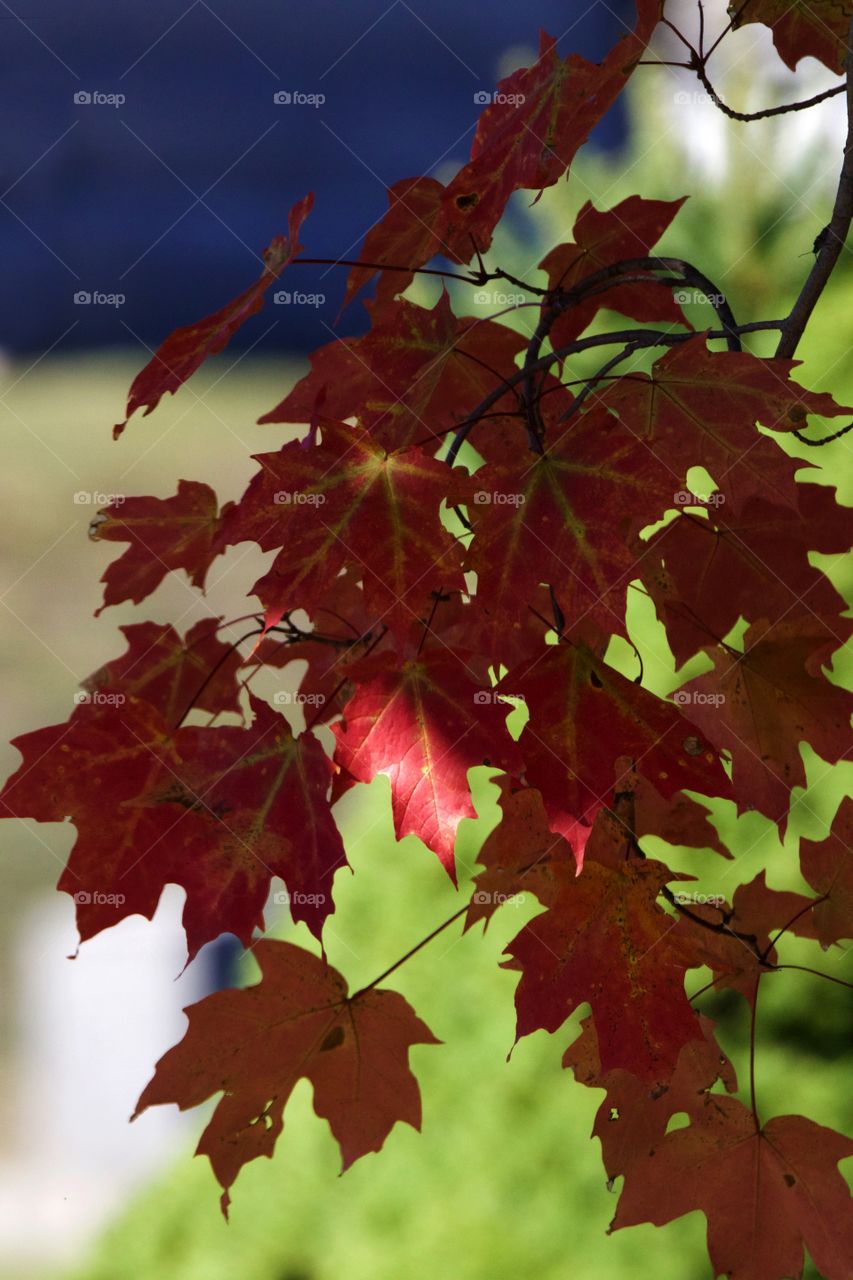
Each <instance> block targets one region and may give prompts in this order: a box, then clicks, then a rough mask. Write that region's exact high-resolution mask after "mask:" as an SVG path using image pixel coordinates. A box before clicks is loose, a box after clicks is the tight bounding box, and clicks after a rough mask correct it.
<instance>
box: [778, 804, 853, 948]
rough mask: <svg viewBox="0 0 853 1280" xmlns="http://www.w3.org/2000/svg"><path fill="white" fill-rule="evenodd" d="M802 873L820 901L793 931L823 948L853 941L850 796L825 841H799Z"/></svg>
mask: <svg viewBox="0 0 853 1280" xmlns="http://www.w3.org/2000/svg"><path fill="white" fill-rule="evenodd" d="M800 870H801V871H802V873H803V877H804V879H805V880H807V881H808V883H809V884H810V885H811V887H812V888H813V889H814V891H815V893H817V894H820V900H818V901H816V902H815V904H814V906H813V907H812V910H811V912H810V913H809V916H808V917H805V918H803V917H801V918H800V919H799V920H798V921H797V922H796V924H795V925H793V926H792V932H793V933H804V934H805V935H806V936H807V937H814V936H816V937H817V938H818V939H819V941H820V943H821V945H822V946H824V947H829V946H832V944H833V943H834V942H840V941H841V940H842V939H847V938H853V800H851V798H850V797H849V796H845V798H844V799H843V800H842V801H841V806H840V808H839V810H838V812H837V813H836V815H835V820H834V822H833V824H832V830H831V831H830V833H829V835H828V836H827V838H826V839H825V840H802V841H801V842H800Z"/></svg>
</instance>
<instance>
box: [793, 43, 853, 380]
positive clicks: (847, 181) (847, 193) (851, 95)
mask: <svg viewBox="0 0 853 1280" xmlns="http://www.w3.org/2000/svg"><path fill="white" fill-rule="evenodd" d="M844 61H845V71H846V73H847V141H846V142H845V144H844V162H843V164H842V166H841V173H840V175H839V178H838V190H837V191H836V194H835V205H834V208H833V210H832V217H831V218H830V220H829V223H828V224H827V227H826V231H825V233H824V234H823V236H822V239H821V243H820V247H819V249H818V252H817V257H816V258H815V261H814V265H813V266H812V269H811V271H810V272H809V274H808V277H807V279H806V282H805V284H804V285H803V287H802V289H801V290H800V295H799V297H798V298H797V300H796V302H795V303H794V305H793V307H792V308H791V313H790V315H789V316H788V318H787V319H786V321H785V323H784V325H783V327H782V336H781V338H780V340H779V345H778V347H777V348H776V355H777V357H783V358H785V359H790V358H791V357H792V356H793V354H794V352H795V351H796V349H797V345H798V343H799V341H800V338H801V337H802V336H803V330H804V329H805V327H806V325H807V323H808V320H809V317H810V316H811V313H812V311H813V310H814V308H815V306H816V305H817V302H818V299H819V298H820V296H821V294H822V293H823V291H824V289H825V288H826V285H827V282H828V281H829V277H830V276H831V275H832V271H833V269H834V267H835V264H836V263H837V261H838V259H839V257H840V256H841V250H842V249H843V247H844V243H845V241H846V239H847V234H848V232H849V230H850V223H851V221H853V19H851V21H850V27H849V30H848V34H847V56H846V58H845V60H844Z"/></svg>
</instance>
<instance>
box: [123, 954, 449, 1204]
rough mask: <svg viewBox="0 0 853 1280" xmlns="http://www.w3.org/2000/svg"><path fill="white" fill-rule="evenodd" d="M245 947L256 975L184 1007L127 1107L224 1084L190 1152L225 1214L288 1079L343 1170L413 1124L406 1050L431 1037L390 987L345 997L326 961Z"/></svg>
mask: <svg viewBox="0 0 853 1280" xmlns="http://www.w3.org/2000/svg"><path fill="white" fill-rule="evenodd" d="M253 954H254V955H255V957H256V959H257V961H258V964H259V965H260V967H261V975H262V976H261V980H260V982H258V983H257V984H256V985H254V986H251V987H247V988H245V989H244V990H242V991H235V990H229V991H217V992H216V993H215V994H214V995H211V996H207V997H206V999H204V1000H201V1001H199V1003H198V1004H194V1005H191V1006H190V1007H189V1008H188V1009H187V1010H186V1013H187V1016H188V1018H189V1026H188V1027H187V1031H186V1034H185V1035H184V1038H183V1040H181V1041H180V1043H179V1044H177V1045H175V1046H174V1048H172V1049H170V1050H169V1051H168V1053H166V1054H165V1055H164V1057H162V1058H161V1059H160V1061H159V1062H158V1063H157V1070H156V1073H155V1075H154V1077H153V1079H152V1080H151V1081H150V1082H149V1084H148V1085H147V1086H146V1087H145V1089H144V1090H143V1092H142V1095H141V1097H140V1099H139V1101H138V1102H137V1104H136V1110H135V1111H134V1113H133V1117H132V1119H135V1118H136V1116H138V1115H140V1114H141V1113H142V1112H143V1111H145V1110H146V1109H147V1108H148V1107H150V1106H154V1105H157V1104H162V1103H168V1102H174V1103H177V1105H178V1106H179V1107H180V1108H181V1109H182V1110H186V1109H187V1108H188V1107H196V1106H198V1105H199V1104H200V1103H202V1102H204V1101H205V1100H206V1099H207V1098H209V1097H211V1096H212V1095H213V1094H215V1093H222V1094H223V1095H224V1096H223V1097H222V1098H221V1099H220V1100H219V1102H218V1103H217V1105H216V1109H215V1111H214V1112H213V1116H212V1118H211V1120H210V1121H209V1123H208V1125H207V1128H206V1129H205V1131H204V1133H203V1134H202V1136H201V1140H200V1141H199V1144H198V1147H197V1149H196V1154H199V1155H207V1156H208V1157H209V1158H210V1163H211V1165H212V1166H213V1172H214V1173H215V1174H216V1177H217V1179H218V1180H219V1183H220V1185H221V1186H222V1187H223V1188H224V1194H223V1196H222V1201H221V1203H222V1210H223V1213H225V1214H226V1216H227V1210H228V1205H229V1202H230V1195H229V1191H230V1188H231V1185H232V1184H233V1182H234V1180H235V1178H236V1177H237V1174H238V1173H239V1172H240V1169H241V1168H242V1167H243V1165H244V1164H246V1163H247V1162H248V1161H249V1160H255V1159H256V1158H257V1157H258V1156H271V1155H272V1153H273V1148H274V1147H275V1144H276V1139H277V1138H278V1135H279V1134H280V1133H281V1130H282V1123H283V1122H282V1112H283V1110H284V1107H285V1104H286V1102H287V1100H288V1098H289V1097H290V1095H291V1093H292V1091H293V1088H294V1086H295V1085H296V1083H297V1081H298V1080H301V1079H303V1078H305V1079H307V1080H309V1081H310V1082H311V1085H312V1087H313V1090H314V1110H315V1111H316V1113H317V1115H318V1116H321V1117H323V1119H325V1120H328V1122H329V1127H330V1129H331V1130H332V1133H333V1135H334V1137H335V1139H336V1140H337V1142H338V1144H339V1146H340V1149H341V1157H342V1160H343V1169H344V1170H346V1169H348V1168H349V1166H350V1165H351V1164H352V1163H353V1162H354V1161H355V1160H358V1159H359V1157H360V1156H363V1155H367V1153H368V1152H370V1151H379V1150H380V1148H381V1147H382V1146H383V1145H384V1142H385V1139H386V1138H387V1137H388V1134H389V1133H390V1132H391V1130H392V1129H393V1127H394V1125H395V1124H397V1123H398V1122H399V1121H402V1122H404V1123H406V1124H410V1125H411V1126H412V1127H413V1128H414V1129H420V1127H421V1101H420V1093H419V1090H418V1085H417V1081H416V1080H415V1077H414V1076H413V1075H412V1073H411V1070H410V1069H409V1065H408V1057H409V1049H410V1048H411V1046H412V1045H414V1044H439V1043H440V1041H438V1040H436V1038H435V1036H434V1035H433V1034H432V1032H431V1031H430V1030H429V1028H428V1027H427V1026H426V1025H425V1024H424V1023H423V1022H421V1020H420V1018H417V1017H416V1016H415V1014H414V1012H413V1011H412V1009H411V1007H410V1005H409V1004H407V1002H406V1001H405V1000H404V999H403V997H402V996H401V995H398V994H397V992H396V991H385V990H381V989H374V988H367V989H366V990H364V991H361V992H357V993H356V994H355V995H352V996H348V995H347V985H346V982H345V981H344V979H343V978H342V977H341V975H340V974H339V973H338V972H337V970H335V969H333V968H331V966H330V965H327V964H325V963H324V962H323V961H322V960H320V959H319V958H318V957H317V956H313V955H311V953H310V952H308V951H304V950H302V949H301V948H300V947H295V946H293V945H292V944H291V943H289V942H275V941H272V940H270V939H263V940H262V941H261V942H259V943H257V945H256V946H255V947H254V950H253Z"/></svg>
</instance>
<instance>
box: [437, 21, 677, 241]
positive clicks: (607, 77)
mask: <svg viewBox="0 0 853 1280" xmlns="http://www.w3.org/2000/svg"><path fill="white" fill-rule="evenodd" d="M662 7H663V6H662V4H661V3H660V0H640V3H638V6H637V8H638V21H637V27H636V29H635V31H633V32H631V33H630V34H627V35H625V36H623V37H622V39H621V40H619V41H618V42H617V44H616V45H614V47H613V48H612V49H611V50H610V52H609V53H608V54H607V56H606V57H605V58H604V59H603V60H602V62H600V63H593V62H588V61H587V60H586V58H582V57H580V56H579V55H578V54H574V53H572V54H569V56H568V57H567V58H561V57H560V56H559V54H558V53H557V41H556V40H555V39H554V37H553V36H549V35H548V34H547V33H546V32H545V31H542V32H540V39H539V56H538V57H537V59H536V61H535V62H534V63H533V65H532V66H530V67H522V68H521V69H520V70H518V71H514V72H513V73H512V74H511V75H509V76H507V77H506V78H505V79H503V80H501V82H500V83H499V85H498V87H497V90H496V91H495V94H494V97H493V100H492V102H491V103H490V105H489V106H487V107H486V108H485V110H484V111H483V112H482V113H481V115H480V118H479V120H478V122H477V130H476V133H475V134H474V141H473V143H472V146H471V159H470V161H469V162H468V164H466V165H464V166H463V168H462V169H461V170H460V171H459V173H457V175H456V176H455V178H454V179H453V181H452V182H451V183H450V184H449V186H448V188H447V191H446V193H445V196H444V200H443V204H442V210H441V217H440V218H439V219H437V221H436V228H435V229H436V233H437V235H438V237H439V239H440V241H441V242H442V243H445V244H447V245H449V246H450V248H451V253H452V256H455V257H456V258H457V260H458V261H460V262H466V261H468V259H469V258H470V256H471V253H470V245H471V239H472V238H473V239H474V240H475V241H476V243H477V245H478V247H479V249H480V250H481V251H485V250H486V249H488V248H489V246H490V244H491V241H492V232H493V230H494V228H495V226H496V224H497V223H498V221H499V220H500V217H501V215H502V214H503V211H504V208H505V206H506V203H507V201H508V199H509V197H510V196H511V195H512V193H513V192H514V191H517V190H519V189H520V188H526V189H528V190H539V191H541V190H542V189H543V188H544V187H549V186H553V184H554V183H555V182H557V181H558V180H559V179H560V178H561V177H562V176H563V174H564V173H565V172H566V170H567V169H568V168H569V166H570V165H571V163H572V161H573V160H574V158H575V155H576V154H577V152H578V151H579V150H580V148H581V147H582V146H583V144H584V143H585V142H586V140H587V138H588V137H589V135H590V133H591V132H592V130H593V128H594V127H595V125H596V124H598V122H599V120H600V119H601V118H602V117H603V116H604V115H605V113H606V112H607V111H608V110H609V108H610V107H611V105H612V104H613V102H614V101H615V100H616V98H617V97H618V96H619V93H620V92H621V91H622V89H623V88H624V87H625V83H626V80H627V78H628V77H629V76H630V74H631V72H632V71H633V69H634V67H635V66H636V63H637V62H638V61H639V59H640V58H641V57H642V54H643V50H644V49H645V46H646V43H647V42H648V40H649V37H650V36H651V34H652V31H653V30H654V28H655V26H656V25H657V22H658V19H659V17H660V13H661V10H662Z"/></svg>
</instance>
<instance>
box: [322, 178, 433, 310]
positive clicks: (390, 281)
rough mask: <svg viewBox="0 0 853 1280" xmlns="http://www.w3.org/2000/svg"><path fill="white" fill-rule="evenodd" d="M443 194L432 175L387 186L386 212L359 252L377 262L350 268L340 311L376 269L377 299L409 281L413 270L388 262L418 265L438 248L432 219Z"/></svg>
mask: <svg viewBox="0 0 853 1280" xmlns="http://www.w3.org/2000/svg"><path fill="white" fill-rule="evenodd" d="M443 197H444V185H443V183H441V182H438V181H437V180H436V179H435V178H404V179H403V180H402V182H395V183H394V185H393V186H391V187H389V188H388V212H387V213H386V214H385V216H384V217H383V218H381V219H380V221H379V222H377V223H375V224H374V226H372V227H371V228H370V230H369V231H368V233H367V235H366V236H365V239H364V244H363V245H362V246H361V253H360V255H359V257H360V259H361V260H363V261H364V262H367V263H371V264H376V265H371V266H364V267H353V268H352V270H351V271H350V273H349V276H348V278H347V290H346V294H345V295H344V300H343V303H342V304H341V310H342V311H343V309H344V307H346V306H348V305H349V304H350V302H352V300H353V298H354V297H355V295H356V294H357V293H358V291H359V290H360V289H361V288H363V287H364V285H366V284H367V283H368V281H370V280H372V278H373V276H374V275H376V273H377V271H378V272H379V273H380V276H379V283H378V284H377V286H376V300H377V302H380V303H385V302H390V301H392V299H393V298H394V296H395V295H396V294H398V293H402V292H403V290H404V289H405V288H407V286H408V285H410V284H411V283H412V280H413V279H414V273H413V272H412V271H391V270H389V266H398V267H399V266H404V265H406V264H407V263H408V264H412V263H416V264H418V265H421V264H423V263H424V262H428V261H429V259H430V258H432V257H433V256H434V255H435V254H436V253H437V252H438V248H439V246H438V245H437V244H436V239H435V233H434V231H433V229H432V223H433V221H434V219H435V217H436V215H437V213H438V211H439V209H440V207H441V201H442V199H443Z"/></svg>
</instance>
